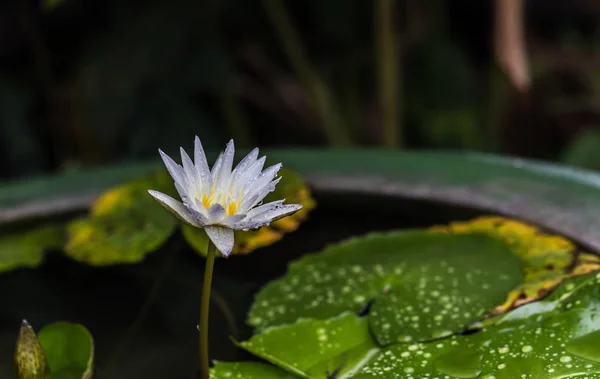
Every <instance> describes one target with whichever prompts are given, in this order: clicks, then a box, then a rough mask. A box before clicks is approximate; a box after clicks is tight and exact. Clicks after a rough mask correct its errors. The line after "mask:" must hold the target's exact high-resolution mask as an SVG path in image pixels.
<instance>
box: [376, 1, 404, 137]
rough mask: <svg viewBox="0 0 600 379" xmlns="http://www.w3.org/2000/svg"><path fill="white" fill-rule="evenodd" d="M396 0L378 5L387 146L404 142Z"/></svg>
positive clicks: (378, 50) (380, 2)
mask: <svg viewBox="0 0 600 379" xmlns="http://www.w3.org/2000/svg"><path fill="white" fill-rule="evenodd" d="M395 18H396V9H395V2H394V0H378V1H376V5H375V27H376V28H377V29H378V33H376V35H377V41H376V44H377V55H378V58H379V59H378V61H379V70H378V74H379V100H380V101H381V109H382V113H383V129H384V133H383V141H382V142H383V145H384V146H386V147H391V148H395V147H398V146H401V145H402V141H401V137H402V135H401V132H400V130H401V120H400V112H399V107H400V101H399V99H400V86H399V83H398V82H399V78H400V75H399V71H400V70H399V65H400V52H399V46H398V39H397V35H396V33H397V32H396V30H395V25H394V20H395Z"/></svg>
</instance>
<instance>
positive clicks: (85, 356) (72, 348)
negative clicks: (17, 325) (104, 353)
mask: <svg viewBox="0 0 600 379" xmlns="http://www.w3.org/2000/svg"><path fill="white" fill-rule="evenodd" d="M38 338H39V341H40V343H41V345H42V347H43V348H44V351H45V352H46V356H47V357H48V365H49V366H50V371H51V373H52V375H51V376H50V379H68V378H77V379H91V378H92V376H93V371H94V340H93V338H92V335H91V334H90V332H89V331H88V330H87V329H86V328H85V327H84V326H82V325H79V324H71V323H68V322H55V323H53V324H50V325H46V326H45V327H43V328H42V330H40V332H39V334H38Z"/></svg>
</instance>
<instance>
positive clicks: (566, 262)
mask: <svg viewBox="0 0 600 379" xmlns="http://www.w3.org/2000/svg"><path fill="white" fill-rule="evenodd" d="M431 230H433V231H435V232H445V233H453V234H470V233H473V232H483V233H486V234H489V235H492V236H495V237H497V238H499V239H501V240H502V241H504V242H505V243H506V244H508V245H509V246H510V248H511V250H512V251H513V252H514V253H515V254H517V255H518V256H519V257H520V258H521V259H522V261H523V267H524V272H525V281H524V283H523V284H521V285H520V286H518V287H517V288H515V289H514V290H513V291H511V292H510V294H509V295H508V298H507V300H506V301H505V302H504V303H503V304H501V305H499V306H498V307H497V308H496V310H495V312H494V313H496V314H498V313H503V312H506V311H507V310H509V309H512V308H514V307H517V306H520V305H523V304H526V303H528V302H531V301H534V300H536V299H539V298H540V297H543V296H544V295H546V294H548V292H550V291H551V290H552V289H553V288H554V287H556V286H557V285H558V284H559V283H561V282H562V281H563V280H565V279H567V278H569V277H573V276H578V275H583V274H587V273H589V272H593V271H598V270H600V257H598V256H596V255H591V254H585V253H583V252H581V251H580V250H579V249H578V248H577V246H575V244H574V243H572V242H571V241H569V240H567V239H565V238H563V237H560V236H557V235H552V234H548V233H545V232H543V231H542V230H540V229H539V228H536V227H534V226H531V225H528V224H526V223H523V222H519V221H515V220H510V219H506V218H502V217H480V218H477V219H474V220H471V221H461V222H455V223H452V224H450V225H447V226H436V227H433V228H431Z"/></svg>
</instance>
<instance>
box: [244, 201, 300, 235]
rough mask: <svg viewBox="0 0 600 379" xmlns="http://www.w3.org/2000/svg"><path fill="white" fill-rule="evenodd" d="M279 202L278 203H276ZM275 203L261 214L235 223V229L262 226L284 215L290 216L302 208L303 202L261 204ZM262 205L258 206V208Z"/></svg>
mask: <svg viewBox="0 0 600 379" xmlns="http://www.w3.org/2000/svg"><path fill="white" fill-rule="evenodd" d="M275 203H278V204H275ZM271 204H273V207H271V209H267V210H265V211H263V212H262V213H260V214H257V215H255V216H254V217H250V215H248V217H246V219H245V220H243V221H241V222H239V223H238V224H236V225H235V229H256V228H260V227H261V226H264V225H268V224H270V223H271V222H273V221H276V220H278V219H280V218H282V217H285V216H289V215H291V214H292V213H295V212H296V211H298V210H300V209H302V205H301V204H286V205H281V203H280V202H273V203H269V204H265V205H261V207H267V206H268V205H271ZM258 208H260V207H257V208H256V209H258Z"/></svg>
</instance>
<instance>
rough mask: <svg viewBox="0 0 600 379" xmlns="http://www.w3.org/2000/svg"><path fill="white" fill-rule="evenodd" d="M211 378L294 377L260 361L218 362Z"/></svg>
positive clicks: (261, 378)
mask: <svg viewBox="0 0 600 379" xmlns="http://www.w3.org/2000/svg"><path fill="white" fill-rule="evenodd" d="M210 378H211V379H232V378H234V379H242V378H243V379H294V378H297V376H295V375H291V374H289V373H287V372H286V371H284V370H282V369H280V368H278V367H275V366H272V365H268V364H264V363H258V362H217V363H216V364H215V367H214V368H212V369H211V371H210Z"/></svg>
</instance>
